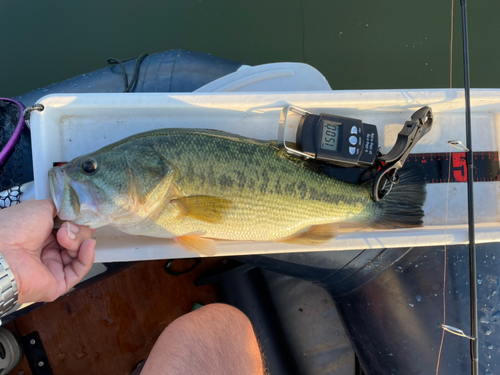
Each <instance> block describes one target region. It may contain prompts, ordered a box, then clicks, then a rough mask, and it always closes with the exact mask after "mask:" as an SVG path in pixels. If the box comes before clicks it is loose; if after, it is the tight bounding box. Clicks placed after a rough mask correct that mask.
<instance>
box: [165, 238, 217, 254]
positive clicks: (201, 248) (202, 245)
mask: <svg viewBox="0 0 500 375" xmlns="http://www.w3.org/2000/svg"><path fill="white" fill-rule="evenodd" d="M174 240H175V241H176V242H177V243H178V244H179V245H181V246H182V247H183V248H184V249H186V250H187V251H190V252H192V253H193V252H194V253H198V254H203V255H215V254H216V253H217V245H216V244H215V241H214V240H212V239H210V238H204V237H200V236H197V235H194V234H193V235H186V236H180V237H176V238H174Z"/></svg>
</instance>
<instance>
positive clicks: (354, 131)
mask: <svg viewBox="0 0 500 375" xmlns="http://www.w3.org/2000/svg"><path fill="white" fill-rule="evenodd" d="M351 134H358V128H357V127H355V126H353V127H352V128H351Z"/></svg>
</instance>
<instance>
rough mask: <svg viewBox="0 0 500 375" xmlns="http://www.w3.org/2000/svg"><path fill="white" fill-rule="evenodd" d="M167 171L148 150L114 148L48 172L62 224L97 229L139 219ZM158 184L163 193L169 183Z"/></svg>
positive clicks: (82, 157)
mask: <svg viewBox="0 0 500 375" xmlns="http://www.w3.org/2000/svg"><path fill="white" fill-rule="evenodd" d="M170 172H171V168H170V166H169V165H168V164H167V163H166V161H165V160H164V159H163V157H162V156H161V155H160V154H159V153H157V152H155V151H151V149H141V148H138V147H135V148H130V147H118V148H114V149H112V150H107V151H104V152H101V151H96V152H94V153H91V154H87V155H83V156H80V157H77V158H75V159H73V160H72V161H71V162H69V163H67V164H64V165H62V166H58V167H54V168H52V169H51V170H50V171H49V183H50V191H51V195H52V199H53V200H54V203H55V205H56V208H57V212H58V216H59V218H60V219H61V220H68V221H72V222H74V223H76V224H80V225H87V226H89V227H91V228H98V227H101V226H104V225H108V224H113V223H115V222H116V221H118V220H122V221H123V220H125V219H126V220H128V221H129V222H130V224H133V223H134V222H137V221H140V220H142V218H141V217H140V215H139V214H138V213H139V211H141V209H142V208H144V207H145V206H146V205H147V202H148V199H149V198H150V197H151V195H152V192H153V191H155V189H156V190H157V188H158V186H159V185H160V184H161V182H162V181H164V180H165V178H166V176H169V175H171V173H170ZM162 185H163V186H162V188H164V189H167V190H168V184H165V183H163V184H162ZM165 191H166V190H164V192H165ZM157 200H158V199H157ZM143 211H144V210H143Z"/></svg>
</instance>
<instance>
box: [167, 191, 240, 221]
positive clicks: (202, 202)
mask: <svg viewBox="0 0 500 375" xmlns="http://www.w3.org/2000/svg"><path fill="white" fill-rule="evenodd" d="M170 203H172V204H174V205H177V207H178V208H179V211H180V215H182V216H187V217H190V218H193V219H196V220H201V221H206V222H207V223H219V222H221V221H222V219H223V218H224V215H225V214H226V213H227V211H228V210H229V209H230V208H231V206H232V203H231V201H229V200H227V199H224V198H219V197H212V196H208V195H194V196H191V197H183V198H179V199H173V200H171V201H170Z"/></svg>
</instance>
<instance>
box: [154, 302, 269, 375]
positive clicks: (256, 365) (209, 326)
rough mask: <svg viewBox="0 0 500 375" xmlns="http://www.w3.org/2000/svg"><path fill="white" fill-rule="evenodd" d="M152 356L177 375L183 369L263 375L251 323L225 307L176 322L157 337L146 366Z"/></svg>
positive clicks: (200, 311)
mask: <svg viewBox="0 0 500 375" xmlns="http://www.w3.org/2000/svg"><path fill="white" fill-rule="evenodd" d="M155 349H156V350H155ZM155 351H156V352H157V353H155ZM158 352H161V354H158ZM153 355H155V356H156V357H158V356H159V355H160V356H161V357H163V358H162V359H161V362H162V363H164V364H167V363H170V365H171V368H172V370H173V371H174V370H175V371H176V372H175V373H177V374H182V373H184V372H182V371H183V368H185V366H188V368H187V369H186V371H185V373H190V374H197V373H200V374H212V373H213V374H262V373H263V364H262V358H261V354H260V350H259V346H258V343H257V339H256V337H255V334H254V331H253V327H252V324H251V323H250V320H249V319H248V318H247V317H246V315H245V314H243V313H242V312H241V311H240V310H238V309H236V308H234V307H232V306H229V305H224V304H211V305H207V306H204V307H202V308H200V309H198V310H195V311H193V312H191V313H189V314H186V315H183V316H181V317H180V318H178V319H176V320H175V321H174V322H172V323H171V324H170V325H169V326H168V327H167V328H165V330H164V331H163V333H162V334H161V335H160V337H159V339H158V342H157V344H156V345H155V348H154V349H153V352H152V353H151V356H150V359H148V362H150V360H152V358H151V357H153ZM145 369H146V367H145ZM172 373H174V372H172ZM162 374H169V373H168V372H162Z"/></svg>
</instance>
